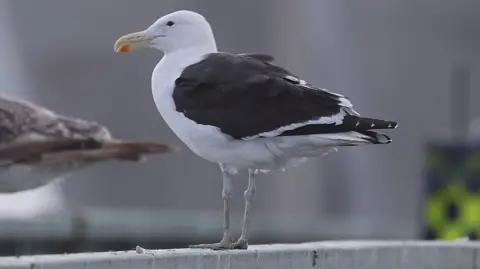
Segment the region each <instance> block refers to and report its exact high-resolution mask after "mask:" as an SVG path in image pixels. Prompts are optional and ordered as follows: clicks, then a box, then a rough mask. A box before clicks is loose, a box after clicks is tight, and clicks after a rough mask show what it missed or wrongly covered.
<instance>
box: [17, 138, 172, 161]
mask: <svg viewBox="0 0 480 269" xmlns="http://www.w3.org/2000/svg"><path fill="white" fill-rule="evenodd" d="M172 150H173V149H172V148H171V147H169V146H167V145H163V144H158V143H153V142H139V141H110V142H105V143H104V144H103V145H102V147H101V148H98V149H80V150H78V149H77V150H64V151H56V152H48V153H44V154H41V155H40V156H38V158H34V159H27V160H23V161H18V162H17V163H20V164H41V165H55V164H67V163H91V162H98V161H105V160H109V159H116V160H125V161H140V160H142V157H143V156H144V155H146V154H161V153H167V152H171V151H172Z"/></svg>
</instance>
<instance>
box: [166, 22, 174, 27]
mask: <svg viewBox="0 0 480 269" xmlns="http://www.w3.org/2000/svg"><path fill="white" fill-rule="evenodd" d="M165 24H166V25H167V26H172V25H174V24H175V23H174V22H173V21H168V22H167V23H165Z"/></svg>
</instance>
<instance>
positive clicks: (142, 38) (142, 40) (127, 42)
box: [113, 31, 155, 52]
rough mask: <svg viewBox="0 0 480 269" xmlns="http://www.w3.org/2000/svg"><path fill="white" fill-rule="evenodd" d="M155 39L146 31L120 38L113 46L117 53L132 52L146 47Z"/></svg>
mask: <svg viewBox="0 0 480 269" xmlns="http://www.w3.org/2000/svg"><path fill="white" fill-rule="evenodd" d="M154 38H155V37H153V36H150V35H147V34H146V33H145V31H141V32H136V33H131V34H128V35H124V36H122V37H120V38H119V39H118V40H117V41H116V42H115V45H114V46H113V49H114V50H115V52H131V51H132V50H134V49H138V48H142V47H146V46H148V45H149V44H150V42H151V41H152V40H153V39H154Z"/></svg>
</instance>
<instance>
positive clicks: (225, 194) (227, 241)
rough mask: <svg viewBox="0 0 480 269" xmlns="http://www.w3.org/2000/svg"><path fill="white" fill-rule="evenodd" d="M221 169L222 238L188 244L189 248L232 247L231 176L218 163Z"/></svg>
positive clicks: (217, 248) (218, 248)
mask: <svg viewBox="0 0 480 269" xmlns="http://www.w3.org/2000/svg"><path fill="white" fill-rule="evenodd" d="M220 169H221V170H222V181H223V189H222V198H223V238H222V240H221V241H220V242H219V243H214V244H201V245H190V246H189V247H190V248H208V249H214V250H220V249H231V248H232V238H231V236H232V234H231V230H230V199H231V198H232V195H233V186H232V177H231V175H230V174H229V173H228V171H226V169H225V167H224V165H222V164H220Z"/></svg>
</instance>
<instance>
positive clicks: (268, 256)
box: [0, 241, 480, 269]
mask: <svg viewBox="0 0 480 269" xmlns="http://www.w3.org/2000/svg"><path fill="white" fill-rule="evenodd" d="M139 250H141V249H139ZM0 268H15V269H17V268H22V269H23V268H25V269H37V268H38V269H40V268H42V269H51V268H65V269H74V268H75V269H77V268H78V269H80V268H82V269H85V268H88V269H127V268H129V269H130V268H132V269H167V268H172V269H173V268H178V269H190V268H195V269H207V268H215V269H217V268H222V269H223V268H230V269H237V268H245V269H255V268H257V269H283V268H285V269H287V268H288V269H291V268H295V269H306V268H321V269H353V268H355V269H377V268H378V269H420V268H422V269H423V268H431V269H454V268H455V269H475V268H480V243H476V242H445V241H336V242H333V241H331V242H328V241H326V242H313V243H304V244H283V245H282V244H276V245H257V246H251V247H250V248H249V249H248V250H234V251H207V250H191V249H171V250H154V251H148V250H147V251H146V252H144V253H140V254H139V253H137V252H135V251H123V252H105V253H80V254H65V255H41V256H23V257H5V258H0Z"/></svg>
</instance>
